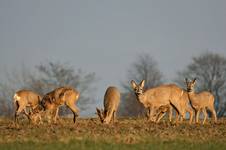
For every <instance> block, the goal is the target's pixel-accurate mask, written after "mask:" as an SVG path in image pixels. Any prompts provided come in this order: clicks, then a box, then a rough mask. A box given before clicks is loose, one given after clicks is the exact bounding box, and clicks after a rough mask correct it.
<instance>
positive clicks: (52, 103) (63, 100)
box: [41, 87, 79, 123]
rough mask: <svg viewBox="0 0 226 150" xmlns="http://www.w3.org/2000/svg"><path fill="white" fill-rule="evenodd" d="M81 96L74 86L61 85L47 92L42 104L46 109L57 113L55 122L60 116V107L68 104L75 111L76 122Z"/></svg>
mask: <svg viewBox="0 0 226 150" xmlns="http://www.w3.org/2000/svg"><path fill="white" fill-rule="evenodd" d="M78 98H79V92H78V91H77V90H75V89H73V88H72V87H60V88H57V89H55V90H53V91H51V92H49V93H47V94H46V95H45V96H44V97H43V99H42V102H41V104H42V106H43V107H44V109H45V110H52V111H54V113H55V117H54V122H56V119H57V116H58V110H59V107H60V106H62V105H66V106H68V108H69V109H70V110H71V111H72V112H73V115H74V119H73V121H74V123H75V121H76V117H77V116H78V112H79V109H78V108H77V106H76V104H75V103H76V102H77V101H78Z"/></svg>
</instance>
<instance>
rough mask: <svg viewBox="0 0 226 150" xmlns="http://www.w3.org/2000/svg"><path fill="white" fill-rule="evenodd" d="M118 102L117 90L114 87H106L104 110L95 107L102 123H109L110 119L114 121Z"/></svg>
mask: <svg viewBox="0 0 226 150" xmlns="http://www.w3.org/2000/svg"><path fill="white" fill-rule="evenodd" d="M119 102H120V92H119V90H118V89H117V88H116V87H112V86H111V87H108V88H107V90H106V92H105V95H104V111H103V110H99V109H98V108H96V110H97V114H98V116H99V118H100V120H101V122H102V123H106V124H109V123H110V121H111V120H113V122H114V118H115V117H116V112H117V109H118V106H119Z"/></svg>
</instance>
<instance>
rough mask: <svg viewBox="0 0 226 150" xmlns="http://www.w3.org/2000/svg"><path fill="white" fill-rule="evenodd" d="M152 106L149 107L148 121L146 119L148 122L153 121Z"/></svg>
mask: <svg viewBox="0 0 226 150" xmlns="http://www.w3.org/2000/svg"><path fill="white" fill-rule="evenodd" d="M154 111H155V110H154V106H151V107H150V108H149V119H148V121H153V120H152V119H153V114H154Z"/></svg>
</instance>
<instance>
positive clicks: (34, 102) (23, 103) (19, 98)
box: [13, 90, 42, 123]
mask: <svg viewBox="0 0 226 150" xmlns="http://www.w3.org/2000/svg"><path fill="white" fill-rule="evenodd" d="M13 99H14V105H15V108H16V111H15V115H14V117H15V123H17V122H18V115H19V114H20V113H22V112H23V113H24V114H25V115H26V116H27V117H28V119H29V120H30V117H29V113H28V112H27V110H26V108H27V107H29V108H31V110H34V109H35V108H36V107H38V106H39V104H40V102H41V99H42V97H41V96H40V95H39V94H37V93H35V92H33V91H31V90H20V91H17V92H16V93H15V94H14V97H13Z"/></svg>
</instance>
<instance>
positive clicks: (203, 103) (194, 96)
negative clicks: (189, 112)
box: [186, 79, 217, 124]
mask: <svg viewBox="0 0 226 150" xmlns="http://www.w3.org/2000/svg"><path fill="white" fill-rule="evenodd" d="M195 83H196V79H194V80H193V81H190V82H189V81H188V80H187V79H186V85H187V91H188V97H189V99H190V101H191V104H192V107H193V108H194V109H195V121H196V123H198V122H199V114H200V111H202V112H203V114H204V119H203V122H202V123H203V124H205V121H206V118H207V112H206V109H208V110H210V111H211V113H212V116H213V118H214V121H215V122H217V116H216V111H215V108H214V96H213V94H211V93H210V92H207V91H203V92H200V93H195Z"/></svg>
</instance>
